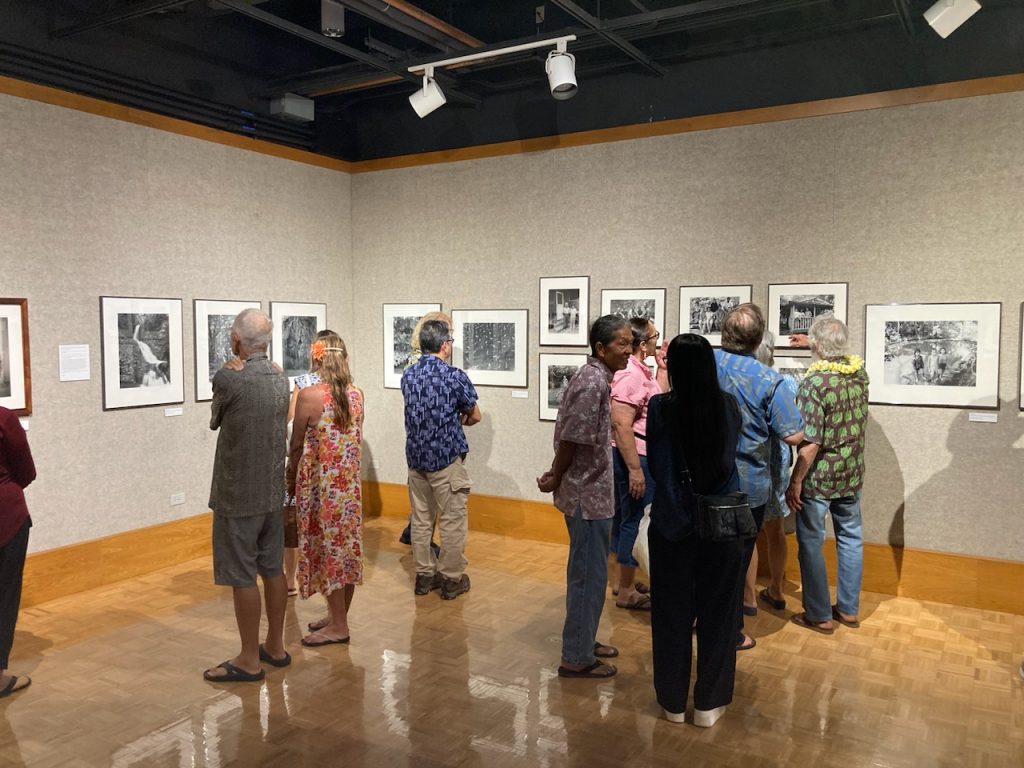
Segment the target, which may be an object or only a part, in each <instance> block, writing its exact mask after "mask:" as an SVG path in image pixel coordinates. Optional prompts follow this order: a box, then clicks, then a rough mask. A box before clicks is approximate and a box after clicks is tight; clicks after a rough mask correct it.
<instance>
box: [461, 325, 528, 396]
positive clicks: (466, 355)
mask: <svg viewBox="0 0 1024 768" xmlns="http://www.w3.org/2000/svg"><path fill="white" fill-rule="evenodd" d="M528 321H529V312H528V311H527V310H525V309H456V310H453V311H452V323H453V324H454V326H455V327H454V328H453V329H452V336H454V337H455V342H454V344H453V347H454V349H453V352H452V365H454V366H456V367H457V368H462V369H463V370H464V371H465V372H466V373H467V374H468V375H469V380H470V381H472V382H473V384H475V385H477V386H484V387H487V386H491V387H525V386H527V361H526V349H527V333H528V331H527V322H528Z"/></svg>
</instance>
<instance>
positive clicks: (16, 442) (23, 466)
mask: <svg viewBox="0 0 1024 768" xmlns="http://www.w3.org/2000/svg"><path fill="white" fill-rule="evenodd" d="M7 421H8V423H7V424H5V425H4V429H3V434H2V438H3V444H4V449H3V454H4V456H5V457H6V459H7V466H8V469H9V470H10V473H11V477H12V478H13V480H14V482H16V483H17V484H18V485H19V486H21V487H22V488H27V487H28V486H29V484H30V483H31V482H32V481H33V480H35V479H36V465H35V462H34V461H33V460H32V451H31V449H30V448H29V447H28V436H27V435H26V434H25V430H24V429H23V428H22V426H21V422H20V421H18V418H17V416H14V415H13V414H12V415H11V417H10V418H9V419H8V420H7Z"/></svg>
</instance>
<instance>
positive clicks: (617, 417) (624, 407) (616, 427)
mask: <svg viewBox="0 0 1024 768" xmlns="http://www.w3.org/2000/svg"><path fill="white" fill-rule="evenodd" d="M635 419H636V408H635V407H634V406H632V405H630V404H628V403H620V402H619V401H618V400H612V431H613V432H614V433H615V445H616V447H617V448H618V450H619V455H620V456H622V460H623V461H624V462H625V463H626V469H628V470H629V495H630V496H632V497H633V498H634V499H642V498H643V496H644V486H645V485H646V484H645V482H644V471H643V469H641V467H640V454H639V453H637V450H636V439H635V438H634V437H633V421H634V420H635Z"/></svg>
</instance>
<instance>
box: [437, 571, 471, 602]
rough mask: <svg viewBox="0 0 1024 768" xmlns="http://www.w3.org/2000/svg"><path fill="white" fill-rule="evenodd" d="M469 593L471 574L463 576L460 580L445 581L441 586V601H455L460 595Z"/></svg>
mask: <svg viewBox="0 0 1024 768" xmlns="http://www.w3.org/2000/svg"><path fill="white" fill-rule="evenodd" d="M466 592H469V574H468V573H464V574H462V578H460V579H445V580H444V582H443V583H442V584H441V599H442V600H454V599H455V598H456V597H458V596H459V595H462V594H465V593H466Z"/></svg>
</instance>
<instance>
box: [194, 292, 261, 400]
mask: <svg viewBox="0 0 1024 768" xmlns="http://www.w3.org/2000/svg"><path fill="white" fill-rule="evenodd" d="M262 308H263V305H262V304H261V303H260V302H258V301H231V300H226V299H193V300H192V319H193V324H194V331H195V346H194V350H195V366H196V402H197V403H199V402H202V401H204V400H212V399H213V377H214V375H215V374H216V373H217V371H219V370H220V369H221V368H222V367H223V365H224V363H225V362H227V361H228V360H230V359H231V358H232V357H234V353H233V352H232V351H231V326H232V325H233V324H234V322H235V318H236V317H237V316H238V313H239V312H241V311H242V310H243V309H262Z"/></svg>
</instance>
